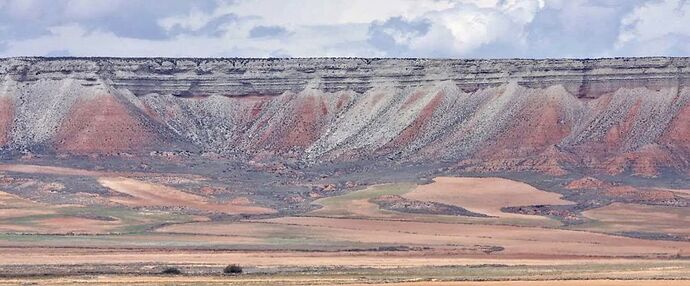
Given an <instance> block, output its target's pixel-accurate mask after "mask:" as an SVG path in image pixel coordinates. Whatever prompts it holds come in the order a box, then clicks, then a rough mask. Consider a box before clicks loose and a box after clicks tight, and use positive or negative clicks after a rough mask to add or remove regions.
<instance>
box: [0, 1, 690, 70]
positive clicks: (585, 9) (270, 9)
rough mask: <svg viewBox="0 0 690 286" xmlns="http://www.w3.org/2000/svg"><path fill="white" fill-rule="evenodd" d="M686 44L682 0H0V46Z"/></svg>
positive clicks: (6, 50) (222, 50)
mask: <svg viewBox="0 0 690 286" xmlns="http://www.w3.org/2000/svg"><path fill="white" fill-rule="evenodd" d="M651 55H668V56H688V55H690V1H687V0H255V1H250V0H226V1H223V0H189V1H185V0H155V1H154V0H0V56H3V57H8V56H118V57H119V56H123V57H134V56H136V57H139V56H142V57H143V56H165V57H182V56H185V57H317V56H318V57H331V56H342V57H345V56H348V57H349V56H355V57H434V58H449V57H451V58H454V57H463V58H506V57H522V58H546V57H614V56H651Z"/></svg>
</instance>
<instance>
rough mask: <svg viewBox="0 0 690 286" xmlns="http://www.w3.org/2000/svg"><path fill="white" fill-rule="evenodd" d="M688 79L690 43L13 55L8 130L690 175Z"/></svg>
mask: <svg viewBox="0 0 690 286" xmlns="http://www.w3.org/2000/svg"><path fill="white" fill-rule="evenodd" d="M689 84H690V58H662V57H659V58H611V59H583V60H577V59H545V60H525V59H506V60H434V59H358V58H315V59H164V58H152V59H141V58H138V59H137V58H134V59H122V58H8V59H0V111H2V114H0V145H1V146H3V147H2V148H3V149H4V150H5V151H6V153H7V152H9V153H7V154H12V152H13V150H14V151H16V150H31V151H32V152H39V153H46V154H53V153H58V154H62V153H65V154H117V153H120V152H128V153H136V152H142V153H144V152H145V153H144V154H148V153H149V152H152V151H168V150H177V151H191V152H192V153H194V152H201V153H209V152H211V153H215V154H220V155H222V156H230V157H233V156H234V157H236V158H242V159H243V160H259V161H262V160H263V161H266V160H268V161H275V160H278V161H281V160H290V161H296V162H305V163H309V164H321V163H328V162H343V161H357V160H379V161H383V162H389V163H390V164H396V163H400V162H422V163H423V162H439V161H442V162H448V163H451V164H455V165H456V166H457V167H458V168H461V169H465V170H468V171H473V172H484V171H487V172H493V171H540V172H546V173H549V174H553V175H562V174H565V173H567V172H568V170H569V169H573V168H594V169H601V170H604V171H606V172H607V173H609V174H612V175H616V174H622V173H632V174H636V175H642V176H657V175H659V174H660V173H661V172H666V171H671V172H680V173H683V174H687V170H688V166H689V165H690V162H689V161H690V159H689V158H690V156H689V154H690V135H689V134H690V123H689V122H690V89H688V86H689ZM37 111H40V112H37ZM3 133H4V134H3Z"/></svg>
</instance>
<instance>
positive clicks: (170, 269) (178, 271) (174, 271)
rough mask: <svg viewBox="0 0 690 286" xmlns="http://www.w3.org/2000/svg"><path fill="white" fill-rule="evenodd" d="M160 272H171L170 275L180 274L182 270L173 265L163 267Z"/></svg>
mask: <svg viewBox="0 0 690 286" xmlns="http://www.w3.org/2000/svg"><path fill="white" fill-rule="evenodd" d="M161 273H162V274H171V275H177V274H182V271H180V269H177V268H175V267H168V268H165V269H163V271H162V272H161Z"/></svg>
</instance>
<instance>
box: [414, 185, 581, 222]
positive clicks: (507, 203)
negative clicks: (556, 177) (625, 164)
mask: <svg viewBox="0 0 690 286" xmlns="http://www.w3.org/2000/svg"><path fill="white" fill-rule="evenodd" d="M403 196H404V197H406V198H409V199H413V200H420V201H434V202H439V203H445V204H452V205H456V206H459V207H463V208H465V209H467V210H469V211H472V212H476V213H482V214H486V215H490V216H495V217H500V218H519V219H541V220H543V219H547V218H545V217H541V216H530V215H521V214H511V213H504V212H502V211H501V208H503V207H512V206H527V205H540V204H541V205H567V204H572V202H570V201H566V200H563V199H561V198H560V197H561V195H559V194H556V193H549V192H545V191H541V190H539V189H537V188H534V187H532V186H530V185H528V184H525V183H522V182H517V181H512V180H508V179H502V178H450V177H438V178H435V179H434V183H431V184H426V185H420V186H418V187H417V188H416V189H415V190H414V191H412V192H409V193H407V194H405V195H403Z"/></svg>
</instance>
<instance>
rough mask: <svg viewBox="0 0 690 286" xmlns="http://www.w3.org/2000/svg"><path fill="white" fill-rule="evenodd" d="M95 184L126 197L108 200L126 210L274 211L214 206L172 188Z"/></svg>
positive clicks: (122, 181) (108, 181)
mask: <svg viewBox="0 0 690 286" xmlns="http://www.w3.org/2000/svg"><path fill="white" fill-rule="evenodd" d="M98 182H99V183H100V184H101V185H103V186H104V187H106V188H109V189H111V190H113V191H115V192H118V193H122V194H124V195H127V196H126V197H124V196H123V197H116V198H111V200H112V201H113V202H116V203H120V204H123V205H126V206H133V207H139V206H166V207H191V208H195V209H199V210H205V211H211V212H222V213H227V214H243V213H244V214H265V213H275V210H273V209H269V208H263V207H258V206H252V205H247V204H243V203H241V202H240V204H238V203H233V202H229V203H227V204H217V203H213V202H209V201H208V200H207V199H206V198H204V197H202V196H197V195H194V194H190V193H186V192H183V191H180V190H177V189H175V188H171V187H167V186H163V185H159V184H152V183H147V182H143V181H139V180H135V179H129V178H124V177H101V178H99V179H98Z"/></svg>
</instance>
